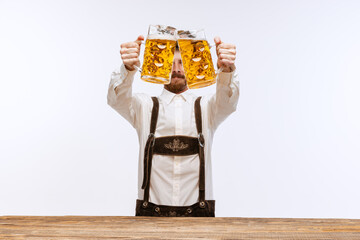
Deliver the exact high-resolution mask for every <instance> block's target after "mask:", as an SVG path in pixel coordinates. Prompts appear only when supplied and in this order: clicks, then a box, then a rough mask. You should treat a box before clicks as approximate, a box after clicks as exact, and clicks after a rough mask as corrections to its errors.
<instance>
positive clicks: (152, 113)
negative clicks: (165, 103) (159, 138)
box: [150, 97, 159, 134]
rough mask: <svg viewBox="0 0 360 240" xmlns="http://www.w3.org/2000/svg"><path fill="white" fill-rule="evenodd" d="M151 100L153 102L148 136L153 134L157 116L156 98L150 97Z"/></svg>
mask: <svg viewBox="0 0 360 240" xmlns="http://www.w3.org/2000/svg"><path fill="white" fill-rule="evenodd" d="M151 99H152V100H153V109H152V112H151V123H150V134H155V131H156V123H157V120H158V115H159V100H158V99H157V97H151Z"/></svg>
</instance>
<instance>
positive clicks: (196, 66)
mask: <svg viewBox="0 0 360 240" xmlns="http://www.w3.org/2000/svg"><path fill="white" fill-rule="evenodd" d="M177 40H178V43H179V48H180V53H181V59H182V62H183V67H184V71H185V76H186V79H187V85H188V87H189V88H202V87H207V86H210V85H212V84H214V83H216V76H217V74H218V72H215V69H214V65H213V62H212V58H211V53H210V45H209V43H208V42H207V40H206V37H205V32H204V30H186V31H185V30H178V31H177ZM220 71H221V69H220V70H219V72H220Z"/></svg>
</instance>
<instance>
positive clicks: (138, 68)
mask: <svg viewBox="0 0 360 240" xmlns="http://www.w3.org/2000/svg"><path fill="white" fill-rule="evenodd" d="M141 45H145V43H144V42H143V41H141ZM140 66H141V62H140ZM134 68H135V69H136V70H138V71H139V72H140V73H141V72H142V69H141V67H138V66H136V65H135V66H134Z"/></svg>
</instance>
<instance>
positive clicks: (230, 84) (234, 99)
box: [208, 72, 239, 129]
mask: <svg viewBox="0 0 360 240" xmlns="http://www.w3.org/2000/svg"><path fill="white" fill-rule="evenodd" d="M238 100H239V82H238V80H237V74H236V73H235V72H230V73H219V76H218V79H217V83H216V93H215V94H214V95H213V96H212V97H211V99H210V101H209V105H208V111H209V113H210V114H209V117H210V119H209V122H211V124H212V125H213V129H216V128H217V127H218V125H219V124H220V123H221V122H223V121H224V120H225V119H226V118H227V117H228V116H229V115H230V114H231V113H233V112H234V111H235V110H236V107H237V103H238Z"/></svg>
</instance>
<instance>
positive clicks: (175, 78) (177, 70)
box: [164, 50, 188, 94]
mask: <svg viewBox="0 0 360 240" xmlns="http://www.w3.org/2000/svg"><path fill="white" fill-rule="evenodd" d="M164 88H165V89H166V90H168V91H170V92H172V93H176V94H178V93H182V92H185V91H186V90H187V89H188V87H187V82H186V78H185V73H184V68H183V66H182V61H181V54H180V51H179V50H175V53H174V62H173V67H172V73H171V81H170V84H167V85H164Z"/></svg>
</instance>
